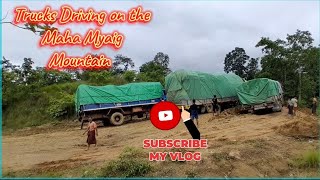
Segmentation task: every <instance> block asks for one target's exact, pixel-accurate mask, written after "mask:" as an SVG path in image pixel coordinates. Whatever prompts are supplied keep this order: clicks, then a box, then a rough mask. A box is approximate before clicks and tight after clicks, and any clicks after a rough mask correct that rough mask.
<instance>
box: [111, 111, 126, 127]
mask: <svg viewBox="0 0 320 180" xmlns="http://www.w3.org/2000/svg"><path fill="white" fill-rule="evenodd" d="M123 122H124V116H123V114H122V113H119V112H115V113H113V114H112V115H111V118H110V123H111V124H112V125H115V126H120V125H122V124H123Z"/></svg>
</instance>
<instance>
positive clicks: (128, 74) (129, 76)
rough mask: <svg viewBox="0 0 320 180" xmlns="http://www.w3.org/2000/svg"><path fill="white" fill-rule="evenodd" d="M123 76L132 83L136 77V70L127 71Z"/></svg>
mask: <svg viewBox="0 0 320 180" xmlns="http://www.w3.org/2000/svg"><path fill="white" fill-rule="evenodd" d="M123 78H124V79H125V80H126V81H127V82H128V83H131V82H133V81H134V80H135V79H136V72H135V71H126V72H125V73H124V74H123Z"/></svg>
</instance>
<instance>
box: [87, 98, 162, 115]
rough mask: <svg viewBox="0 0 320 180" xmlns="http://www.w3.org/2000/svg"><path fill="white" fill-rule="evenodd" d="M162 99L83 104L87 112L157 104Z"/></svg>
mask: <svg viewBox="0 0 320 180" xmlns="http://www.w3.org/2000/svg"><path fill="white" fill-rule="evenodd" d="M160 101H161V98H157V99H150V100H143V101H132V102H121V103H104V104H88V105H83V106H82V110H83V111H84V112H85V111H95V110H103V109H112V108H121V107H131V106H143V105H149V104H156V103H158V102H160Z"/></svg>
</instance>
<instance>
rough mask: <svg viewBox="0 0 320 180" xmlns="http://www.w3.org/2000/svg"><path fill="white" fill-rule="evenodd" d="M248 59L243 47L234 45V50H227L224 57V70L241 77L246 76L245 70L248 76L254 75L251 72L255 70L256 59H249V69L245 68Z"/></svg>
mask: <svg viewBox="0 0 320 180" xmlns="http://www.w3.org/2000/svg"><path fill="white" fill-rule="evenodd" d="M249 59H250V57H249V56H248V55H247V54H246V51H245V50H244V49H243V48H239V47H236V48H235V49H234V50H232V51H231V52H229V53H228V54H227V55H226V57H225V59H224V71H225V72H226V73H229V72H233V73H235V74H236V75H238V76H240V77H241V78H247V72H249V73H251V74H249V77H250V78H251V77H252V76H254V74H253V73H255V72H256V71H257V68H256V66H257V64H258V63H257V62H256V61H257V60H256V59H253V60H252V59H251V60H250V61H251V64H250V62H249V64H250V67H249V68H251V69H250V70H248V69H247V67H246V63H247V61H248V60H249Z"/></svg>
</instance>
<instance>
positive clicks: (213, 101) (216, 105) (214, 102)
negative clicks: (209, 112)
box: [212, 95, 218, 115]
mask: <svg viewBox="0 0 320 180" xmlns="http://www.w3.org/2000/svg"><path fill="white" fill-rule="evenodd" d="M212 108H213V115H215V114H216V112H217V110H218V99H217V96H216V95H214V96H213V99H212Z"/></svg>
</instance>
